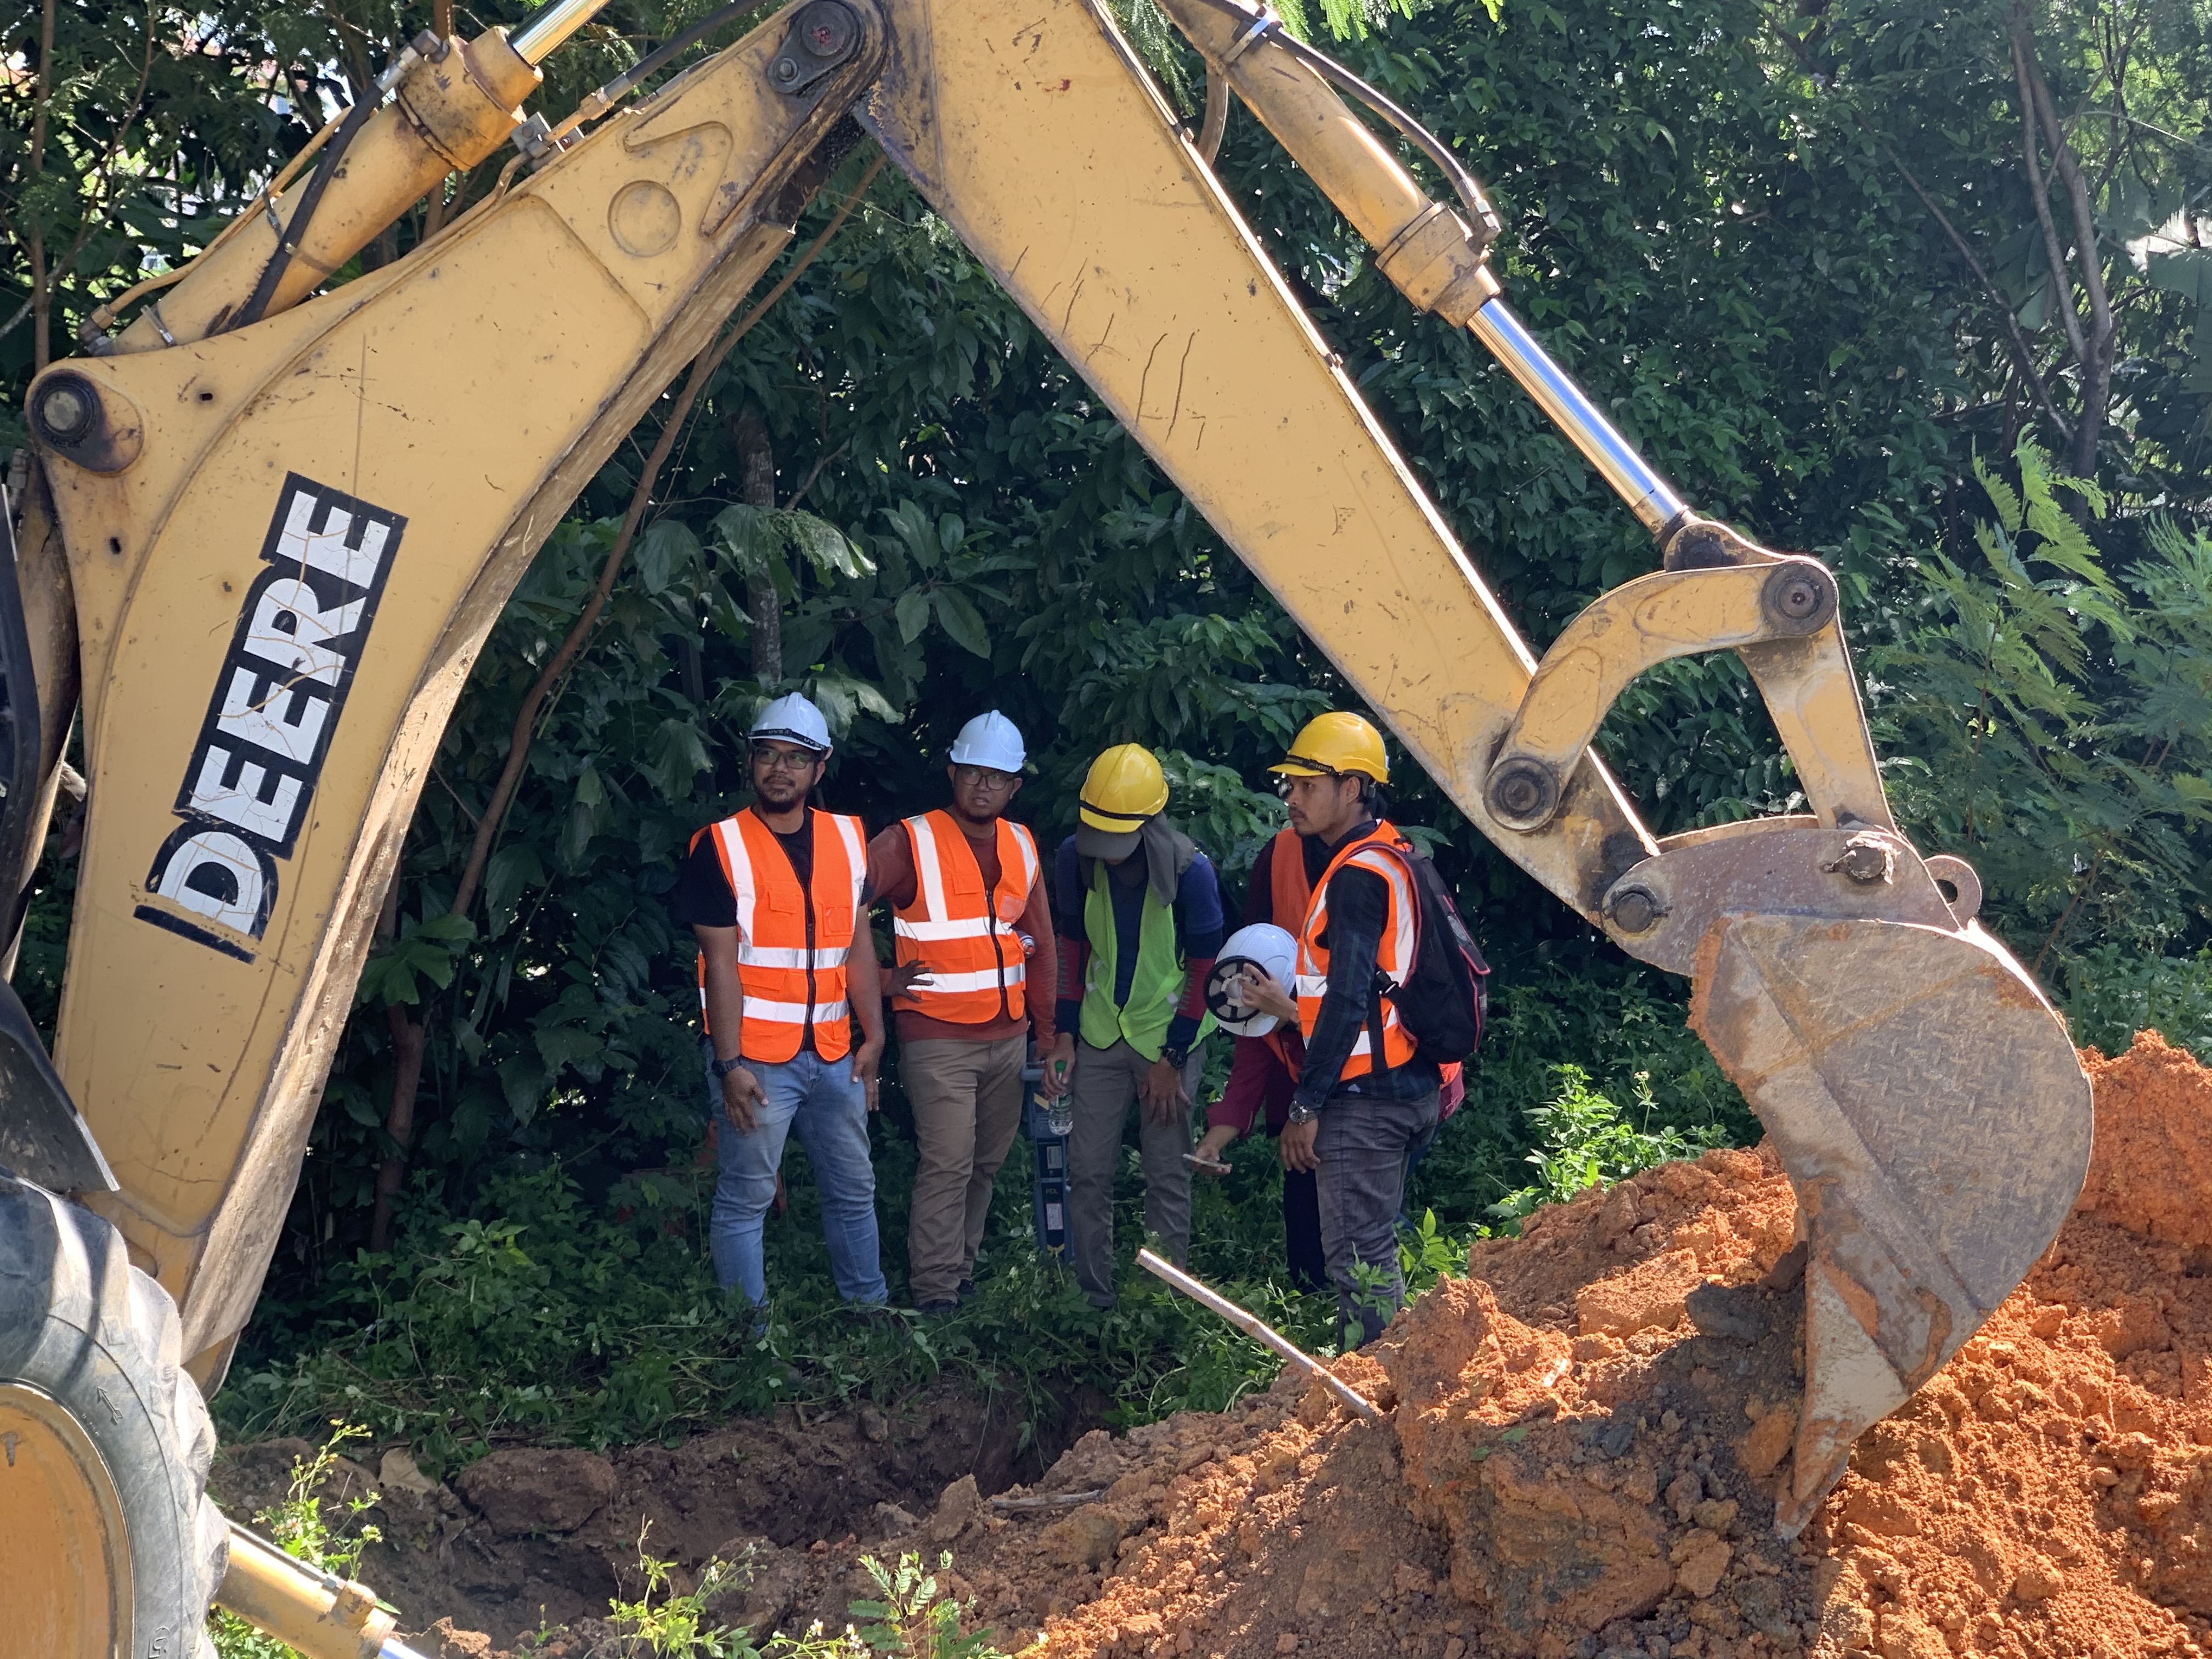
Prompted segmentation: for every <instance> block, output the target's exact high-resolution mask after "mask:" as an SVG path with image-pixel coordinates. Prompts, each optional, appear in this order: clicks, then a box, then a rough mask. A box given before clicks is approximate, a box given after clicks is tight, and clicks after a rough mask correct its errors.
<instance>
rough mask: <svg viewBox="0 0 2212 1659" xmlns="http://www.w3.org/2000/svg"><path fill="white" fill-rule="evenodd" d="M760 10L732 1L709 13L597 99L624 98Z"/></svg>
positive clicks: (750, 1) (749, 2)
mask: <svg viewBox="0 0 2212 1659" xmlns="http://www.w3.org/2000/svg"><path fill="white" fill-rule="evenodd" d="M758 9H759V4H758V0H731V3H730V4H728V5H726V6H722V7H720V8H718V9H715V10H714V11H710V12H708V14H707V15H705V16H704V17H702V18H701V19H700V20H699V21H697V22H696V23H694V24H693V25H692V26H691V27H690V28H688V29H685V30H684V33H681V34H678V35H677V36H675V37H673V38H672V39H671V40H666V41H664V42H663V43H662V44H661V45H659V46H655V47H654V48H653V50H652V51H651V52H648V53H647V54H646V55H645V56H644V57H643V58H640V59H638V61H637V62H636V63H635V64H632V65H631V66H630V67H629V68H628V69H626V70H623V72H622V73H621V74H620V75H617V76H615V78H614V79H613V80H611V81H610V82H607V83H606V85H605V86H603V87H601V88H599V92H598V94H596V95H597V96H598V97H599V98H601V99H604V100H605V101H606V102H608V103H610V104H611V103H613V102H614V101H615V100H617V99H618V98H622V97H625V96H627V95H628V94H629V91H630V89H631V88H633V87H635V86H636V85H637V84H638V83H639V82H641V81H644V80H647V79H648V78H649V77H651V76H655V75H658V74H659V72H660V71H661V70H665V69H666V68H667V67H668V66H669V64H672V63H674V62H675V61H676V60H677V59H678V58H681V57H682V56H683V55H684V53H685V52H689V51H690V50H691V48H692V47H694V46H697V45H698V44H699V43H700V42H701V41H702V40H705V39H706V38H707V37H708V35H710V34H713V33H715V32H716V31H718V30H720V29H726V28H727V27H729V26H730V25H731V24H732V23H734V22H737V21H739V20H740V19H742V18H744V17H748V16H750V15H752V14H753V13H754V12H755V11H757V10H758Z"/></svg>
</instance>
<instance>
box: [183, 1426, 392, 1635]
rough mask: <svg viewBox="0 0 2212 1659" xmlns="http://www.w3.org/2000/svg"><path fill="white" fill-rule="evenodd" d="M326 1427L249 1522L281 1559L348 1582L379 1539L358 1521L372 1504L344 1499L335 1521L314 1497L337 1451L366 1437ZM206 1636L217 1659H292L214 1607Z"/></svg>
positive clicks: (368, 1497)
mask: <svg viewBox="0 0 2212 1659" xmlns="http://www.w3.org/2000/svg"><path fill="white" fill-rule="evenodd" d="M330 1427H331V1433H330V1437H329V1438H328V1439H327V1440H325V1441H324V1442H323V1444H322V1447H321V1449H319V1450H318V1451H317V1452H316V1453H315V1455H314V1456H313V1457H312V1458H310V1459H308V1460H307V1461H306V1462H300V1461H298V1460H296V1459H295V1461H294V1462H293V1464H292V1479H291V1484H290V1486H289V1487H288V1488H287V1490H286V1492H285V1494H284V1497H283V1499H282V1500H281V1501H280V1502H278V1503H276V1504H273V1505H271V1506H270V1508H268V1509H265V1510H258V1511H256V1512H255V1514H254V1516H253V1519H254V1522H255V1523H256V1524H257V1525H258V1526H259V1527H260V1528H262V1529H263V1534H264V1536H265V1537H266V1538H267V1539H268V1540H269V1541H270V1543H272V1544H274V1545H276V1547H277V1548H279V1549H281V1550H283V1552H284V1553H285V1554H287V1555H289V1556H291V1557H292V1558H293V1559H295V1560H300V1561H304V1562H306V1563H307V1565H309V1566H311V1567H320V1568H323V1569H324V1570H325V1571H328V1572H332V1573H335V1574H337V1576H338V1577H341V1578H350V1577H353V1570H354V1566H355V1564H356V1563H357V1562H358V1561H359V1560H360V1559H361V1553H362V1550H364V1549H366V1548H367V1547H368V1546H369V1545H371V1544H374V1543H375V1542H376V1541H378V1540H379V1539H380V1538H381V1537H382V1536H383V1534H382V1533H380V1531H378V1529H377V1528H375V1527H374V1526H371V1525H369V1524H368V1522H364V1521H362V1518H361V1517H362V1514H363V1512H364V1511H366V1510H368V1509H370V1508H372V1507H373V1506H374V1504H375V1503H376V1494H375V1493H374V1492H366V1493H358V1494H356V1495H355V1496H354V1497H352V1498H349V1499H347V1500H346V1504H345V1511H346V1512H345V1514H344V1515H343V1516H341V1517H340V1518H339V1519H338V1520H337V1521H336V1522H332V1521H331V1519H329V1518H328V1517H326V1516H325V1515H324V1514H323V1500H322V1498H320V1497H319V1496H318V1494H319V1492H321V1490H322V1486H323V1482H324V1481H325V1480H328V1479H329V1478H330V1475H331V1470H332V1469H334V1468H337V1462H338V1457H339V1454H340V1449H342V1448H343V1446H344V1445H345V1443H347V1442H348V1441H349V1440H359V1439H362V1438H363V1437H366V1436H367V1435H368V1430H367V1429H365V1428H362V1426H360V1425H358V1424H352V1423H344V1422H340V1421H337V1419H332V1421H331V1425H330ZM208 1635H209V1637H210V1639H211V1640H213V1642H214V1643H215V1650H216V1655H217V1656H218V1659H296V1656H295V1655H294V1653H293V1650H292V1649H290V1648H289V1647H288V1646H286V1645H285V1644H283V1643H282V1642H280V1641H278V1640H277V1639H276V1638H275V1637H273V1636H268V1635H264V1633H263V1632H260V1631H258V1630H256V1629H254V1627H253V1626H251V1625H249V1624H247V1623H246V1620H243V1619H240V1617H239V1616H238V1615H237V1614H236V1613H232V1612H231V1611H229V1609H228V1608H226V1607H216V1608H215V1609H213V1610H212V1611H211V1612H210V1613H209V1615H208Z"/></svg>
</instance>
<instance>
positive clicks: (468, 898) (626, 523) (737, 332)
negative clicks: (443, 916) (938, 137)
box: [451, 151, 884, 916]
mask: <svg viewBox="0 0 2212 1659" xmlns="http://www.w3.org/2000/svg"><path fill="white" fill-rule="evenodd" d="M883 165H884V157H883V155H882V154H881V152H880V151H879V152H878V154H877V155H876V158H875V160H874V161H872V162H871V163H870V164H869V166H868V170H867V172H866V174H865V175H863V176H862V178H861V179H860V183H859V185H856V186H855V187H854V191H853V193H852V195H851V196H850V197H848V198H847V199H846V200H845V201H844V202H843V203H842V204H840V205H839V207H838V209H837V211H836V213H835V214H834V215H832V216H831V217H830V220H829V223H828V224H827V225H825V226H823V228H822V233H821V234H820V235H818V236H817V237H816V238H815V239H814V240H812V241H811V242H810V243H808V244H807V246H806V248H805V251H804V252H801V253H800V254H799V258H797V259H795V260H793V262H792V266H791V269H790V270H787V271H786V272H785V273H784V274H783V278H782V280H781V281H780V282H779V283H776V285H775V287H774V288H772V289H769V291H768V293H767V294H766V295H764V296H763V298H762V300H761V301H760V303H759V304H757V305H756V306H755V307H753V308H752V309H751V310H750V311H749V312H747V313H745V316H744V320H743V321H741V322H740V323H738V325H737V326H736V327H735V328H733V329H732V330H731V331H729V332H728V333H727V334H725V335H724V336H723V337H721V338H720V340H719V341H717V342H715V343H714V344H713V345H711V346H709V347H708V348H707V349H706V350H704V351H702V352H701V353H700V354H699V356H697V357H696V359H694V360H693V362H692V364H691V373H690V376H689V377H688V378H687V379H686V380H684V389H683V391H681V392H678V394H677V398H676V404H675V407H674V408H672V409H671V410H669V412H668V418H667V420H666V421H665V422H664V423H663V424H662V426H661V428H660V436H659V438H658V439H657V440H655V441H654V443H653V450H652V453H649V454H648V455H647V457H646V459H645V465H644V466H643V468H642V469H641V471H639V473H638V478H637V487H636V489H634V490H632V491H631V492H630V501H629V511H628V512H627V513H624V514H623V522H622V528H621V529H620V530H619V531H617V532H616V535H615V544H614V546H613V547H612V548H611V549H610V550H609V551H608V553H607V557H606V562H605V564H604V565H603V566H601V567H600V569H599V582H598V585H597V586H594V587H593V588H592V597H591V599H589V600H588V601H586V604H585V606H584V609H583V613H582V614H581V615H580V616H579V617H577V618H576V621H575V623H574V625H573V626H572V627H571V628H570V629H568V636H567V637H566V638H565V639H563V640H562V641H561V647H560V649H558V650H557V651H556V652H555V653H553V657H552V660H550V662H548V663H547V664H546V665H545V668H544V672H542V673H540V674H539V675H538V680H537V683H536V684H533V685H532V687H531V688H530V690H529V691H528V692H527V693H526V695H525V696H524V697H523V700H522V707H521V708H520V710H519V711H518V712H517V713H516V714H515V719H514V732H513V736H512V737H511V738H508V740H507V763H506V765H505V766H503V767H502V768H501V770H500V775H499V781H498V783H497V784H495V786H494V787H493V788H492V792H491V799H489V801H487V802H486V803H485V804H484V810H483V817H482V818H481V819H479V820H478V821H477V833H476V838H475V840H474V841H473V842H471V844H470V847H469V858H468V863H467V864H466V866H464V868H463V869H462V872H461V879H460V884H459V886H458V887H456V888H455V889H454V890H453V905H452V908H451V914H452V915H457V916H458V915H466V914H467V913H468V909H469V907H470V905H471V903H473V902H475V899H476V895H477V886H478V884H480V883H481V882H482V881H483V872H484V866H485V864H486V863H487V862H488V861H489V859H490V857H491V843H492V840H493V838H494V837H495V836H497V834H498V833H499V826H500V823H501V821H502V820H503V819H504V818H505V817H506V816H507V807H508V805H510V804H511V803H512V802H513V799H514V793H515V790H516V788H517V787H518V786H519V785H520V783H521V781H522V770H523V768H524V766H525V765H526V763H527V762H528V761H529V758H530V745H531V741H532V736H533V734H534V728H535V726H536V725H537V720H538V710H539V709H540V708H542V707H544V702H545V698H546V696H547V694H548V693H549V692H550V691H551V690H552V689H553V684H554V682H555V681H556V680H557V679H559V678H561V676H562V675H563V674H565V673H566V672H568V667H569V665H571V664H572V663H574V661H575V660H576V658H577V657H578V656H579V655H580V653H582V651H583V648H584V641H585V640H586V638H588V637H589V635H590V634H591V631H592V628H593V626H594V625H596V624H597V623H598V622H599V613H600V612H601V611H604V610H605V609H606V605H607V600H608V598H609V597H610V596H611V594H612V593H613V592H614V586H615V577H616V576H617V574H619V573H620V571H621V569H622V566H623V559H624V558H625V557H627V556H628V555H629V548H630V544H631V543H632V542H633V541H635V539H636V538H637V532H638V530H639V528H640V526H641V525H642V524H643V523H644V520H645V513H646V508H647V507H648V506H649V505H651V503H652V501H653V485H654V484H655V483H657V482H658V481H659V476H660V469H661V465H662V464H663V463H665V461H666V460H667V459H668V456H669V452H670V451H671V450H672V449H674V448H675V447H676V441H677V438H678V435H680V434H681V433H682V431H683V428H684V422H686V421H687V420H688V419H689V418H690V413H691V406H692V405H693V404H695V403H696V402H697V401H698V398H699V393H700V392H702V390H703V389H704V388H705V386H706V384H707V380H708V377H709V376H711V375H712V374H714V371H715V370H716V369H717V368H720V367H721V363H722V359H723V358H724V357H726V356H728V355H729V352H730V348H731V347H732V346H734V345H736V344H737V343H738V341H739V340H742V339H743V338H744V337H745V336H746V334H747V333H749V332H750V331H751V329H752V327H753V325H755V324H756V323H757V322H759V321H760V319H762V318H763V317H764V316H766V315H767V314H768V313H769V308H770V307H773V306H774V305H775V302H776V301H779V300H781V298H783V296H784V295H785V294H787V292H789V291H790V289H791V285H792V284H793V283H795V282H797V281H798V280H799V273H800V272H802V271H804V270H805V269H806V268H807V266H809V265H811V264H813V263H814V260H815V258H816V257H817V255H818V254H820V252H822V250H823V248H824V247H825V246H828V245H829V239H830V238H831V237H832V236H835V235H836V234H837V232H838V231H839V229H840V228H842V227H843V225H844V222H845V221H846V219H847V218H848V216H850V215H851V214H852V211H853V210H854V208H856V207H858V206H859V205H860V201H861V199H862V198H863V197H866V194H867V193H868V186H869V185H872V184H873V183H875V181H876V175H877V173H880V172H881V171H882V170H883Z"/></svg>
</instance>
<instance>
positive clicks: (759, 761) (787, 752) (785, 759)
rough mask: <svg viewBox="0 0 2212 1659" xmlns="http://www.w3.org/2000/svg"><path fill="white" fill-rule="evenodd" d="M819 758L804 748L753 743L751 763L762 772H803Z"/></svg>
mask: <svg viewBox="0 0 2212 1659" xmlns="http://www.w3.org/2000/svg"><path fill="white" fill-rule="evenodd" d="M821 760H822V757H821V756H819V755H815V754H810V753H808V752H807V751H806V750H804V749H771V748H769V746H768V745H767V744H764V743H757V744H754V745H753V764H754V765H755V766H757V767H758V768H759V769H761V770H762V771H763V772H775V771H783V772H804V771H805V769H807V768H808V767H810V766H816V765H819V764H820V763H821Z"/></svg>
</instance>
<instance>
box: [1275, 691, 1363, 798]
mask: <svg viewBox="0 0 2212 1659" xmlns="http://www.w3.org/2000/svg"><path fill="white" fill-rule="evenodd" d="M1268 770H1269V771H1270V772H1279V773H1280V774H1282V775H1284V776H1285V777H1292V778H1322V777H1329V776H1332V775H1338V776H1340V775H1343V774H1345V773H1347V772H1358V773H1359V774H1361V775H1363V776H1365V777H1370V778H1372V779H1374V780H1375V781H1376V782H1377V783H1388V782H1389V781H1390V757H1389V756H1388V755H1386V754H1384V753H1383V734H1382V733H1381V732H1377V731H1376V729H1375V728H1374V727H1373V726H1370V725H1369V724H1368V723H1367V722H1366V721H1365V720H1362V719H1360V718H1359V716H1358V715H1357V714H1346V713H1344V712H1343V711H1342V710H1340V709H1332V710H1331V711H1330V712H1329V713H1328V714H1316V715H1315V716H1314V717H1313V718H1312V719H1311V720H1308V721H1307V722H1306V723H1305V725H1304V726H1303V727H1301V728H1300V729H1299V732H1298V735H1297V737H1296V738H1294V739H1292V740H1291V752H1290V753H1289V754H1287V755H1285V757H1283V758H1282V759H1281V760H1279V761H1278V762H1277V763H1275V764H1274V765H1273V766H1271V767H1269V768H1268Z"/></svg>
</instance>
